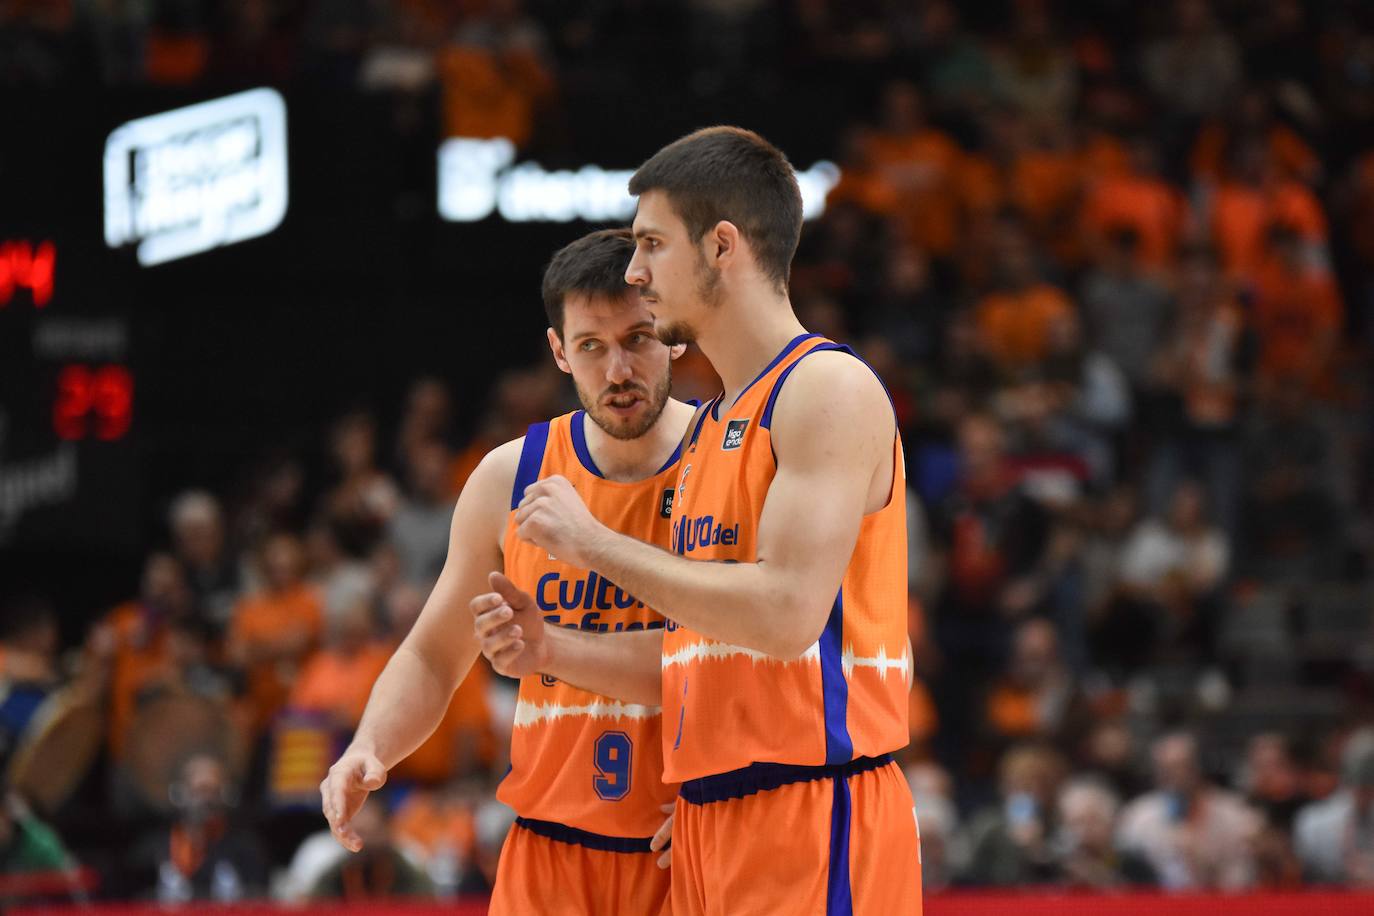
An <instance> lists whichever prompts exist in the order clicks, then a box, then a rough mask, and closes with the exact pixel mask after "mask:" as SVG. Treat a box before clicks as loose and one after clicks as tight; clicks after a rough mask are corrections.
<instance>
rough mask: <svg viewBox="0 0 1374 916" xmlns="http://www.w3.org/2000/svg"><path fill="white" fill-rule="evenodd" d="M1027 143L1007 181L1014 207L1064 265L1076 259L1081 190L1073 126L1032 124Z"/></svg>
mask: <svg viewBox="0 0 1374 916" xmlns="http://www.w3.org/2000/svg"><path fill="white" fill-rule="evenodd" d="M1027 134H1028V142H1027V143H1025V144H1024V145H1022V147H1021V148H1020V149H1018V150H1017V152H1016V154H1015V159H1014V161H1013V162H1012V164H1011V172H1010V174H1009V175H1008V176H1007V183H1008V185H1009V186H1010V195H1011V202H1012V204H1013V205H1014V206H1015V207H1016V208H1017V209H1018V210H1020V211H1021V213H1022V215H1023V216H1024V217H1025V218H1026V223H1027V224H1028V226H1029V227H1030V230H1031V234H1032V235H1034V236H1035V237H1036V239H1037V240H1039V241H1040V242H1041V244H1042V245H1044V246H1045V247H1046V249H1047V250H1048V251H1050V252H1051V253H1052V254H1053V255H1054V256H1055V258H1056V259H1057V260H1059V261H1060V262H1061V263H1071V262H1073V261H1074V260H1075V259H1076V257H1077V251H1076V250H1075V249H1076V247H1077V242H1078V239H1077V237H1076V236H1077V233H1075V232H1074V231H1073V225H1072V222H1073V216H1074V213H1075V211H1076V210H1077V203H1078V196H1079V193H1080V191H1081V189H1082V170H1081V169H1080V166H1079V161H1078V156H1077V155H1076V154H1075V151H1074V149H1073V147H1072V141H1073V131H1072V128H1071V127H1070V125H1069V124H1068V122H1066V121H1060V120H1055V119H1051V118H1042V119H1039V120H1037V121H1032V122H1030V123H1029V124H1028V125H1027Z"/></svg>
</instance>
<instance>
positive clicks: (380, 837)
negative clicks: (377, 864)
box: [351, 799, 391, 855]
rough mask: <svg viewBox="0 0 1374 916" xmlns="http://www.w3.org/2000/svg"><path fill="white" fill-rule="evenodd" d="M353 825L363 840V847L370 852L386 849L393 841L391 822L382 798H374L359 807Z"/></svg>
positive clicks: (374, 852)
mask: <svg viewBox="0 0 1374 916" xmlns="http://www.w3.org/2000/svg"><path fill="white" fill-rule="evenodd" d="M351 823H352V826H353V829H354V830H355V831H357V833H358V837H359V838H360V839H361V840H362V841H363V849H364V850H366V851H368V852H369V853H370V854H374V855H375V854H377V853H379V852H382V851H384V850H385V849H386V848H387V847H388V846H389V845H390V843H391V824H390V823H389V821H388V819H387V813H386V808H384V807H383V806H382V803H381V800H380V799H374V800H372V801H370V802H369V803H368V804H365V805H363V806H362V807H361V808H360V809H358V813H357V814H355V815H354V816H353V820H352V822H351Z"/></svg>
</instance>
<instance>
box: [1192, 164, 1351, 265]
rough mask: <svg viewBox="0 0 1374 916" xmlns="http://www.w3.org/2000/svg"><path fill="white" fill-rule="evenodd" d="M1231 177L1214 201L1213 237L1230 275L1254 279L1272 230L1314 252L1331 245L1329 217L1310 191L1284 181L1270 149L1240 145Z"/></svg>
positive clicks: (1212, 216) (1212, 217)
mask: <svg viewBox="0 0 1374 916" xmlns="http://www.w3.org/2000/svg"><path fill="white" fill-rule="evenodd" d="M1232 161H1233V167H1232V169H1231V170H1230V175H1229V177H1228V179H1227V180H1226V181H1224V182H1223V183H1222V184H1221V186H1220V187H1218V188H1217V189H1216V193H1215V194H1214V195H1213V198H1212V214H1211V222H1212V234H1213V237H1214V238H1215V239H1216V245H1217V248H1218V250H1219V251H1220V253H1221V263H1222V266H1223V267H1224V268H1225V269H1226V272H1227V274H1228V275H1230V276H1232V277H1238V278H1243V279H1251V278H1253V277H1254V276H1255V272H1256V271H1257V270H1258V269H1259V266H1260V264H1261V263H1262V262H1263V260H1264V255H1265V239H1266V236H1267V234H1268V232H1269V229H1270V227H1272V226H1275V225H1280V226H1284V227H1286V228H1288V229H1290V230H1292V231H1293V232H1294V233H1295V234H1297V235H1298V236H1299V237H1301V238H1302V239H1303V240H1304V242H1306V243H1307V244H1308V245H1310V246H1311V247H1313V248H1323V247H1324V246H1325V244H1326V239H1327V227H1326V215H1325V214H1324V213H1323V212H1322V208H1321V203H1320V202H1319V201H1318V200H1317V198H1316V196H1315V195H1313V193H1312V192H1311V191H1310V190H1308V189H1307V187H1306V186H1304V185H1303V184H1301V183H1300V182H1297V181H1292V180H1290V179H1284V178H1283V177H1282V176H1281V175H1280V174H1279V172H1278V169H1277V167H1276V166H1275V164H1274V161H1273V157H1272V156H1270V154H1269V151H1268V149H1267V148H1266V147H1265V146H1264V145H1263V144H1262V143H1260V142H1258V141H1256V140H1253V139H1249V140H1244V141H1241V142H1240V143H1239V144H1238V145H1237V146H1236V147H1235V151H1234V157H1233V160H1232Z"/></svg>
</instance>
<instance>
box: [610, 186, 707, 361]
mask: <svg viewBox="0 0 1374 916" xmlns="http://www.w3.org/2000/svg"><path fill="white" fill-rule="evenodd" d="M634 231H635V253H634V257H632V258H631V259H630V266H629V267H628V268H627V269H626V271H625V281H626V282H627V283H629V284H630V285H631V286H635V287H638V289H639V296H640V301H641V302H642V303H643V304H644V305H645V306H646V307H647V308H648V310H649V313H650V314H651V315H652V317H653V323H654V324H653V328H654V332H655V333H656V334H657V335H658V337H659V339H660V340H662V341H663V342H664V343H665V344H668V345H669V346H675V345H678V344H688V343H691V342H693V341H694V340H696V339H697V330H698V324H699V317H698V316H700V315H701V314H702V313H703V311H709V310H714V309H716V308H718V307H719V306H720V304H721V302H722V300H723V291H722V289H721V271H720V268H719V267H714V266H712V265H711V264H709V263H707V260H706V248H705V246H706V245H707V244H708V242H709V239H710V236H711V233H710V232H708V233H706V235H705V236H703V237H702V238H699V239H694V238H692V236H691V233H689V232H688V231H687V226H686V224H684V223H683V221H682V218H681V217H679V216H678V214H677V211H676V210H674V209H673V205H672V202H671V201H670V200H669V199H668V195H667V194H665V193H664V192H663V191H647V192H645V193H644V194H643V195H641V196H640V198H639V209H638V211H637V212H636V213H635V222H634Z"/></svg>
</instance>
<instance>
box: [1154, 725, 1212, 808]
mask: <svg viewBox="0 0 1374 916" xmlns="http://www.w3.org/2000/svg"><path fill="white" fill-rule="evenodd" d="M1154 764H1155V783H1156V784H1157V785H1158V786H1159V788H1161V789H1163V790H1164V791H1165V792H1177V793H1179V794H1181V795H1191V794H1193V793H1194V792H1196V791H1197V790H1198V789H1200V788H1202V772H1201V770H1200V769H1199V767H1198V761H1197V742H1196V741H1194V740H1193V738H1192V737H1191V736H1190V735H1168V736H1166V737H1163V738H1160V739H1159V741H1157V742H1155V747H1154Z"/></svg>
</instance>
